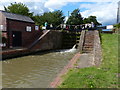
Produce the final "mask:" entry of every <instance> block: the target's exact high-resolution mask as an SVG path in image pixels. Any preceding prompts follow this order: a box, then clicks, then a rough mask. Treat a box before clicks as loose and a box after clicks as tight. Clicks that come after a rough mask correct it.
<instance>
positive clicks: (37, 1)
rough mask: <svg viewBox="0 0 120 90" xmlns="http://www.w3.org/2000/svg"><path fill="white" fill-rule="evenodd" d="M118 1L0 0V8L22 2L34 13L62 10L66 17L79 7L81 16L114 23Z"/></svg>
mask: <svg viewBox="0 0 120 90" xmlns="http://www.w3.org/2000/svg"><path fill="white" fill-rule="evenodd" d="M118 1H119V0H26V1H25V0H2V1H0V10H4V7H3V6H8V5H10V3H12V2H22V3H24V4H26V5H27V6H28V8H29V9H30V11H31V12H34V13H35V14H42V13H44V12H47V11H54V10H62V11H63V13H64V15H65V16H66V18H67V16H68V11H69V12H72V11H73V10H74V9H77V8H79V9H80V10H81V14H82V16H83V17H88V16H90V15H94V16H96V17H97V20H98V21H99V22H100V23H102V24H103V25H110V24H115V23H116V18H117V8H118V4H117V3H118Z"/></svg>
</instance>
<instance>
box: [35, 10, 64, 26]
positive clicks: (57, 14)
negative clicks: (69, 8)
mask: <svg viewBox="0 0 120 90" xmlns="http://www.w3.org/2000/svg"><path fill="white" fill-rule="evenodd" d="M64 18H65V16H63V12H62V11H60V10H58V11H54V12H45V13H44V14H43V15H41V16H40V15H35V16H33V19H34V21H35V22H36V24H39V25H44V23H45V22H46V21H47V22H48V24H52V25H53V26H54V27H56V26H58V25H60V24H61V23H63V22H64Z"/></svg>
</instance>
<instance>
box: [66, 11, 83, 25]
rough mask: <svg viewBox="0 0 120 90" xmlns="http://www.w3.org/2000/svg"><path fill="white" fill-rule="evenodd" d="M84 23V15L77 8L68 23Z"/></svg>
mask: <svg viewBox="0 0 120 90" xmlns="http://www.w3.org/2000/svg"><path fill="white" fill-rule="evenodd" d="M82 23H83V18H82V15H81V14H80V10H79V9H75V10H74V11H73V12H72V13H71V16H70V17H69V18H68V21H67V24H69V25H80V24H82Z"/></svg>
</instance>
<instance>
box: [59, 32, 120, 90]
mask: <svg viewBox="0 0 120 90" xmlns="http://www.w3.org/2000/svg"><path fill="white" fill-rule="evenodd" d="M101 37H102V54H103V60H102V63H101V65H100V66H99V67H95V66H94V67H88V68H83V69H75V68H74V69H71V70H70V71H69V72H68V73H67V74H66V75H65V76H63V79H64V82H63V83H62V84H61V85H60V86H58V87H59V88H118V35H117V34H102V35H101Z"/></svg>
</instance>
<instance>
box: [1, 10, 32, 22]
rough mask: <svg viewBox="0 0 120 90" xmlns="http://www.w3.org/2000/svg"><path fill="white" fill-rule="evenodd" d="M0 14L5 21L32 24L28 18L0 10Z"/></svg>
mask: <svg viewBox="0 0 120 90" xmlns="http://www.w3.org/2000/svg"><path fill="white" fill-rule="evenodd" d="M0 12H2V13H3V14H4V15H5V17H6V18H7V19H12V20H18V21H24V22H31V23H34V21H33V20H32V19H31V18H30V17H28V16H24V15H19V14H14V13H9V12H6V11H1V10H0Z"/></svg>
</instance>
